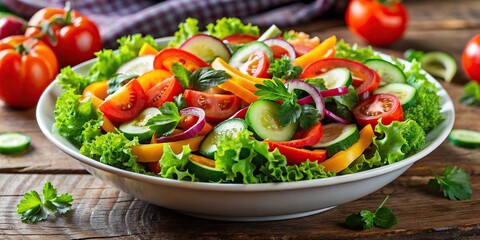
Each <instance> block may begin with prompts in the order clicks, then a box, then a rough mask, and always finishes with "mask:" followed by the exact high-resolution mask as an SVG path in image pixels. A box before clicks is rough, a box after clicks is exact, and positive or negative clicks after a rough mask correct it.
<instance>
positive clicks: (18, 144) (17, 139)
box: [0, 132, 30, 154]
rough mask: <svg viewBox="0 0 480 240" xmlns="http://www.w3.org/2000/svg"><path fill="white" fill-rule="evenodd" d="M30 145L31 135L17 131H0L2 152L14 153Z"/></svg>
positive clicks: (0, 149) (0, 148) (0, 150)
mask: <svg viewBox="0 0 480 240" xmlns="http://www.w3.org/2000/svg"><path fill="white" fill-rule="evenodd" d="M29 146H30V137H29V136H27V135H25V134H23V133H17V132H4V133H0V153H6V154H13V153H19V152H22V151H24V150H26V149H27V148H28V147H29Z"/></svg>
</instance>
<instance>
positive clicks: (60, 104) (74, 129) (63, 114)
mask: <svg viewBox="0 0 480 240" xmlns="http://www.w3.org/2000/svg"><path fill="white" fill-rule="evenodd" d="M80 97H81V95H77V94H75V92H74V90H73V89H69V90H67V91H66V92H64V93H63V94H62V95H60V97H58V99H57V102H56V104H55V111H54V115H55V123H54V125H53V128H55V129H56V131H57V132H58V133H59V134H60V135H61V136H63V137H65V138H66V139H68V140H69V141H71V142H72V143H73V144H77V145H80V144H82V143H83V142H84V141H85V140H90V139H92V138H94V137H95V136H97V135H101V132H100V126H101V125H102V123H103V118H102V113H101V112H100V111H98V110H97V108H96V107H95V106H94V105H93V103H92V102H91V101H90V100H89V99H88V98H87V99H85V100H84V101H80ZM86 129H87V130H88V131H87V132H85V133H83V132H84V131H85V130H86Z"/></svg>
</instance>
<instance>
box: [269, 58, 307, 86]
mask: <svg viewBox="0 0 480 240" xmlns="http://www.w3.org/2000/svg"><path fill="white" fill-rule="evenodd" d="M267 72H268V73H269V74H270V75H271V76H272V77H277V78H281V79H285V80H290V79H296V78H298V77H299V76H300V74H301V73H302V67H300V66H294V65H293V63H292V61H291V59H290V57H288V56H287V55H283V56H282V58H278V59H275V60H273V62H272V64H270V67H269V68H268V70H267Z"/></svg>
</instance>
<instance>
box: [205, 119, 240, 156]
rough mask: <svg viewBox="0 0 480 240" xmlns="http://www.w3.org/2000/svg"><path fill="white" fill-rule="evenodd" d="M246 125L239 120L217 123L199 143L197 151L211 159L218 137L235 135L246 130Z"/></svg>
mask: <svg viewBox="0 0 480 240" xmlns="http://www.w3.org/2000/svg"><path fill="white" fill-rule="evenodd" d="M246 128H247V123H245V121H244V120H242V119H240V118H232V119H228V120H225V121H223V122H221V123H219V124H218V125H217V126H216V127H215V128H214V129H213V130H212V131H211V132H210V133H208V134H207V136H206V137H205V138H204V139H203V140H202V142H201V143H200V146H199V149H198V151H199V152H200V154H202V155H203V156H206V157H209V158H213V157H214V154H215V152H216V151H217V144H218V135H220V134H236V133H238V132H239V131H241V130H243V129H246Z"/></svg>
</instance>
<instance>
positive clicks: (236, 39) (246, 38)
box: [222, 33, 258, 44]
mask: <svg viewBox="0 0 480 240" xmlns="http://www.w3.org/2000/svg"><path fill="white" fill-rule="evenodd" d="M257 39H258V37H257V36H255V35H252V34H245V33H237V34H232V35H230V36H227V37H224V38H222V41H223V42H226V43H228V44H245V43H249V42H252V41H255V40H257Z"/></svg>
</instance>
